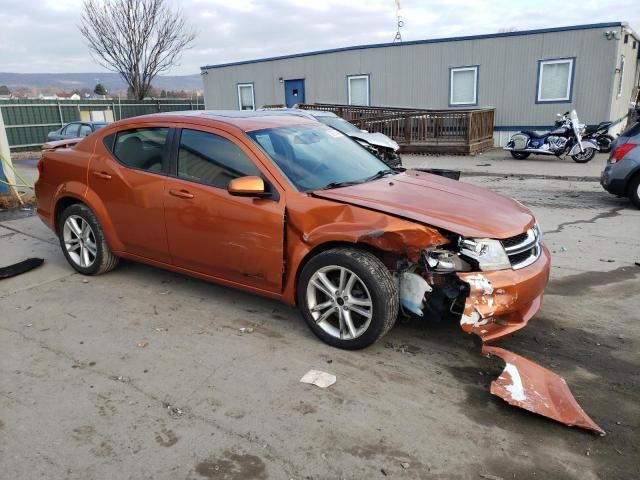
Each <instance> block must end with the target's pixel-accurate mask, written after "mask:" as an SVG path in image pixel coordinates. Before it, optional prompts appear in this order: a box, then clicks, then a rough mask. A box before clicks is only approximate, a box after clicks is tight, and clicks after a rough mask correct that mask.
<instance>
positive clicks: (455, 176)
mask: <svg viewBox="0 0 640 480" xmlns="http://www.w3.org/2000/svg"><path fill="white" fill-rule="evenodd" d="M413 170H418V171H419V172H425V173H432V174H434V175H440V176H441V177H447V178H450V179H451V180H460V170H447V169H445V168H414V169H413Z"/></svg>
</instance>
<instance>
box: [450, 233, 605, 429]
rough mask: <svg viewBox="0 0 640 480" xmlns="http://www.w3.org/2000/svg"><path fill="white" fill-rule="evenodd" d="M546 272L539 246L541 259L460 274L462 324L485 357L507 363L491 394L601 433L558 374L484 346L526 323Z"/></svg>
mask: <svg viewBox="0 0 640 480" xmlns="http://www.w3.org/2000/svg"><path fill="white" fill-rule="evenodd" d="M549 271H550V257H549V251H548V250H547V248H546V247H545V246H544V245H542V253H541V255H540V258H538V260H536V261H535V262H534V263H532V264H531V265H529V266H528V267H525V268H522V269H520V270H499V271H495V272H483V273H458V277H459V278H460V279H461V280H462V281H464V282H466V283H467V284H468V285H469V287H470V291H469V296H468V297H467V299H466V300H465V304H464V312H463V314H462V318H461V320H460V326H461V327H462V329H463V330H464V331H465V332H467V333H474V334H476V335H477V336H479V337H480V339H481V340H482V343H483V346H482V354H483V355H487V356H489V355H493V356H497V357H500V358H501V359H502V360H504V362H505V368H504V371H503V372H502V374H501V375H500V377H499V378H498V379H496V380H494V381H493V382H491V393H492V394H494V395H497V396H498V397H500V398H502V399H503V400H505V401H506V402H507V403H509V404H511V405H515V406H518V407H520V408H523V409H525V410H529V411H530V412H533V413H537V414H539V415H543V416H545V417H548V418H552V419H553V420H556V421H558V422H561V423H564V424H565V425H569V426H576V427H580V428H584V429H586V430H591V431H593V432H596V433H599V434H601V435H604V433H605V432H604V430H603V429H602V428H601V427H600V426H598V425H597V424H596V423H595V422H594V421H593V420H592V419H591V418H590V417H589V415H587V414H586V413H585V412H584V410H582V408H581V407H580V405H578V402H576V400H575V398H574V397H573V395H572V394H571V391H570V390H569V387H568V386H567V383H566V382H565V380H564V379H563V378H562V377H560V376H558V375H556V374H555V373H553V372H551V371H549V370H547V369H546V368H544V367H542V366H540V365H537V364H535V363H533V362H531V361H529V360H527V359H526V358H523V357H521V356H519V355H516V354H515V353H512V352H509V351H507V350H504V349H502V348H496V347H493V346H489V345H487V344H488V343H490V342H493V341H494V340H497V339H499V338H502V337H505V336H507V335H510V334H512V333H513V332H516V331H518V330H520V329H521V328H523V327H525V326H526V325H527V323H528V322H529V320H530V319H531V318H532V317H533V316H534V315H535V314H536V313H537V312H538V310H540V307H541V306H542V296H543V292H544V288H545V286H546V285H547V281H548V280H549Z"/></svg>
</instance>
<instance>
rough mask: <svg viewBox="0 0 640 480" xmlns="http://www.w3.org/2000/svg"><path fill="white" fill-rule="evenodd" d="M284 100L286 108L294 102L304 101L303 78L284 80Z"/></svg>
mask: <svg viewBox="0 0 640 480" xmlns="http://www.w3.org/2000/svg"><path fill="white" fill-rule="evenodd" d="M284 100H285V102H286V103H287V108H291V107H293V106H294V105H295V104H296V103H304V79H303V78H300V79H297V80H285V81H284Z"/></svg>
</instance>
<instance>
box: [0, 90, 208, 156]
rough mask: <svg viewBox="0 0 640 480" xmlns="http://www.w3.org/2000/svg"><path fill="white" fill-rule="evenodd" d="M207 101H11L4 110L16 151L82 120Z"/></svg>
mask: <svg viewBox="0 0 640 480" xmlns="http://www.w3.org/2000/svg"><path fill="white" fill-rule="evenodd" d="M203 109H204V104H203V102H201V101H200V102H197V101H189V100H178V99H166V100H118V99H113V100H111V99H109V100H8V101H0V113H1V114H2V117H3V118H4V125H5V128H6V131H7V137H8V139H9V147H10V148H11V151H12V152H19V151H28V150H36V149H38V148H39V147H40V146H42V145H43V144H44V143H45V142H46V140H47V133H49V132H51V131H52V130H57V129H58V128H60V127H61V126H62V125H64V124H65V123H69V122H74V121H79V120H106V121H114V120H120V119H121V118H129V117H135V116H137V115H145V114H148V113H158V112H176V111H184V110H203Z"/></svg>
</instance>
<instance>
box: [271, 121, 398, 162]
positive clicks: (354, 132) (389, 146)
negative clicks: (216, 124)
mask: <svg viewBox="0 0 640 480" xmlns="http://www.w3.org/2000/svg"><path fill="white" fill-rule="evenodd" d="M260 111H263V112H273V113H274V114H275V115H278V114H287V115H298V116H301V117H305V118H310V119H312V120H316V121H318V122H320V123H324V124H325V125H327V126H329V127H332V128H335V129H336V130H338V131H339V132H341V133H343V134H345V135H347V136H348V137H351V138H352V139H354V140H355V141H356V142H358V143H359V144H360V145H362V146H363V147H364V148H366V149H367V150H369V151H370V152H371V153H373V154H374V155H375V156H376V157H378V158H379V159H380V160H382V161H383V162H384V163H386V164H387V165H388V166H389V167H391V168H395V167H399V166H401V165H402V159H401V158H400V154H399V150H400V146H399V145H398V144H397V143H396V142H394V141H393V140H391V139H390V138H389V137H387V136H386V135H384V134H383V133H370V132H367V131H366V130H360V129H359V128H358V127H356V126H355V125H354V124H353V123H350V122H348V121H346V120H345V119H344V118H342V117H339V116H338V115H336V114H335V113H332V112H324V111H322V110H306V109H305V110H303V109H299V108H267V109H260Z"/></svg>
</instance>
